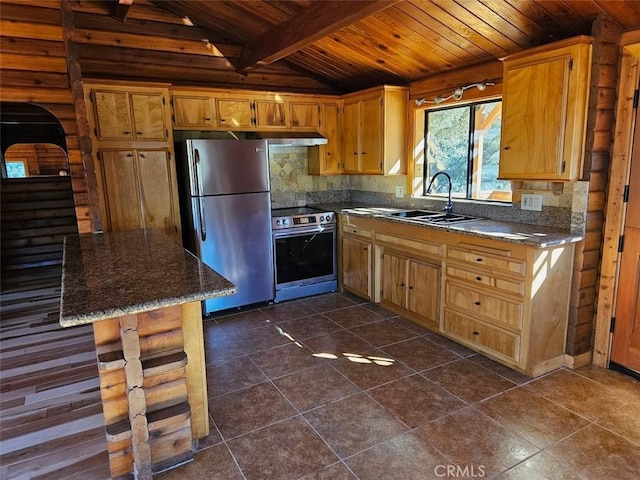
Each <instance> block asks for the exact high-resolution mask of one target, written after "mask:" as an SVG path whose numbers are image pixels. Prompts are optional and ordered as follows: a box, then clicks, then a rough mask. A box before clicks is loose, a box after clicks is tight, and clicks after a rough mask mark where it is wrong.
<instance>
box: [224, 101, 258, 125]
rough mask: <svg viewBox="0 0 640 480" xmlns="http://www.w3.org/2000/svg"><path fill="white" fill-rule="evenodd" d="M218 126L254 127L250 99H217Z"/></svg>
mask: <svg viewBox="0 0 640 480" xmlns="http://www.w3.org/2000/svg"><path fill="white" fill-rule="evenodd" d="M216 114H217V117H218V126H220V127H228V128H232V129H233V128H250V127H253V124H254V119H253V108H252V102H251V101H250V100H241V99H237V100H235V99H225V98H217V99H216Z"/></svg>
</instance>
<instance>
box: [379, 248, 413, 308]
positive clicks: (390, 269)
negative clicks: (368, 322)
mask: <svg viewBox="0 0 640 480" xmlns="http://www.w3.org/2000/svg"><path fill="white" fill-rule="evenodd" d="M408 264H409V260H408V259H407V258H406V257H402V256H400V255H396V254H393V253H389V252H384V254H383V255H382V301H383V302H389V303H392V304H393V305H397V306H398V307H401V308H406V305H407V265H408Z"/></svg>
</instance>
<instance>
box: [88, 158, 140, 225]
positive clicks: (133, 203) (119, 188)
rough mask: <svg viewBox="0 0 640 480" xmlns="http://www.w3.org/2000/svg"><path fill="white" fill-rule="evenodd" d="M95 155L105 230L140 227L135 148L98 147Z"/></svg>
mask: <svg viewBox="0 0 640 480" xmlns="http://www.w3.org/2000/svg"><path fill="white" fill-rule="evenodd" d="M98 158H99V163H100V177H101V179H102V185H103V189H102V196H103V199H104V210H105V212H104V213H105V214H106V224H107V225H108V230H134V229H137V228H142V225H143V223H142V218H141V215H140V212H141V210H140V207H141V205H140V195H139V191H138V172H137V165H136V163H137V162H136V158H135V154H134V151H133V150H101V151H100V152H99V155H98Z"/></svg>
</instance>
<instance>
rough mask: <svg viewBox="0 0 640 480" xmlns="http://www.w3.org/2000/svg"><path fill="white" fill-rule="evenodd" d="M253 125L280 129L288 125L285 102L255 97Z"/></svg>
mask: <svg viewBox="0 0 640 480" xmlns="http://www.w3.org/2000/svg"><path fill="white" fill-rule="evenodd" d="M253 102H254V109H255V112H256V114H255V126H256V127H257V128H261V129H262V128H266V129H271V128H276V129H282V128H286V127H288V126H289V114H288V112H287V103H286V102H285V101H284V100H272V99H255V100H254V101H253Z"/></svg>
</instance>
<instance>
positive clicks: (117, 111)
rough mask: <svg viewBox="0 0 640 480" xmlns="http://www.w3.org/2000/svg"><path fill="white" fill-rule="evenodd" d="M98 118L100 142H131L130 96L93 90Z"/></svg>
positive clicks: (97, 135) (112, 91) (97, 132)
mask: <svg viewBox="0 0 640 480" xmlns="http://www.w3.org/2000/svg"><path fill="white" fill-rule="evenodd" d="M90 98H91V100H92V101H93V103H94V111H95V117H96V119H95V120H96V132H95V134H96V137H98V139H99V140H131V139H133V127H132V124H131V106H130V105H129V94H128V93H127V92H119V91H114V90H92V91H91V96H90Z"/></svg>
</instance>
